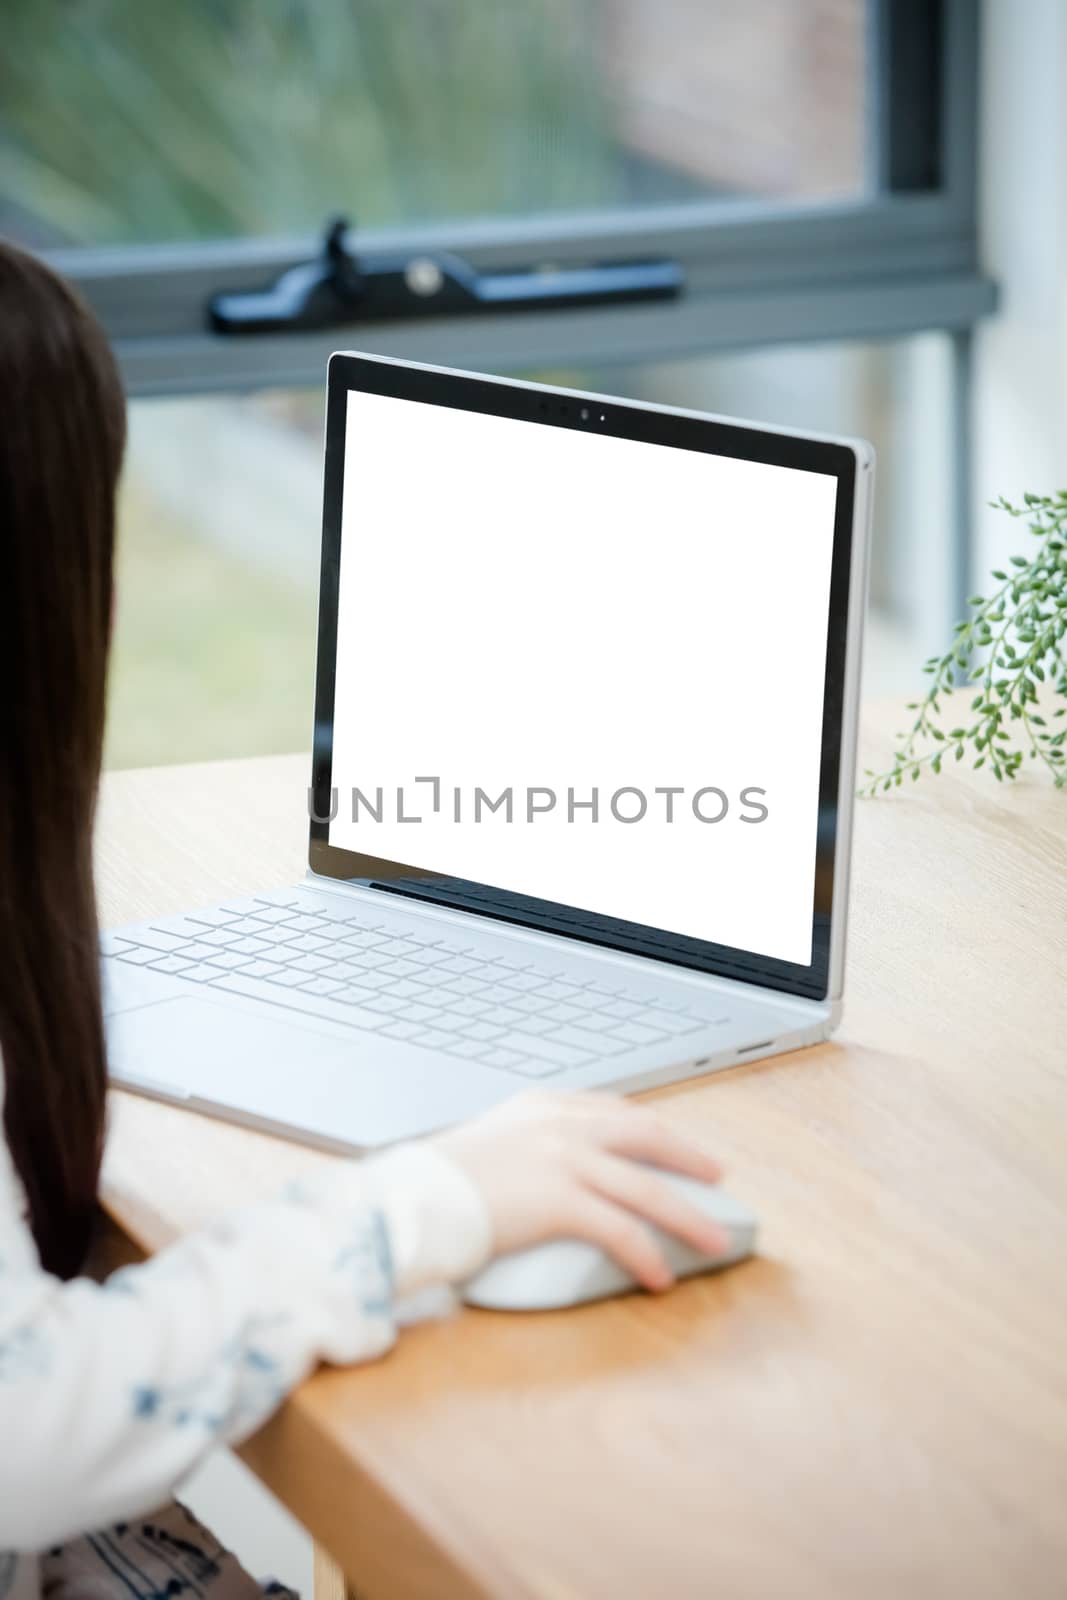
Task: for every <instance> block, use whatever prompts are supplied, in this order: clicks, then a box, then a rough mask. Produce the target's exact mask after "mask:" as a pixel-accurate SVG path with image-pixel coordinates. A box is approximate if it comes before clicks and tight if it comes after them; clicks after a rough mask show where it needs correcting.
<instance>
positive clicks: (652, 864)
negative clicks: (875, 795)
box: [103, 353, 873, 1150]
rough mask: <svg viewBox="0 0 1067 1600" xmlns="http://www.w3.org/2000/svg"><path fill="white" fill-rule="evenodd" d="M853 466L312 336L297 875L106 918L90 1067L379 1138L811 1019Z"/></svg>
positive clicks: (736, 1052)
mask: <svg viewBox="0 0 1067 1600" xmlns="http://www.w3.org/2000/svg"><path fill="white" fill-rule="evenodd" d="M872 478H873V452H872V450H871V448H870V447H869V446H868V445H867V444H865V443H862V442H859V441H855V440H847V439H837V438H827V437H815V436H809V435H805V434H801V433H797V432H786V431H784V430H781V429H771V428H765V427H759V426H756V425H753V424H751V423H742V422H737V421H729V420H725V419H723V418H720V417H714V416H707V415H702V414H700V413H698V412H694V411H683V410H677V409H673V408H671V407H669V406H661V405H648V404H644V403H639V402H635V401H631V400H621V399H611V398H608V397H606V396H603V395H596V394H586V393H582V392H580V391H577V390H570V389H558V388H550V387H547V386H546V385H544V384H538V383H529V382H520V381H515V380H511V379H505V378H495V377H484V376H477V375H474V374H471V373H465V372H457V371H451V370H448V369H445V368H440V367H430V366H424V365H419V364H416V363H414V362H401V361H395V360H390V359H387V358H385V357H382V356H370V355H362V354H349V353H341V354H337V355H334V356H333V357H332V358H331V361H330V364H329V375H328V385H327V418H326V451H325V487H324V511H323V533H322V565H321V590H320V608H319V625H318V627H319V631H318V660H317V667H316V682H315V721H314V748H313V758H312V767H311V773H310V782H309V785H308V792H307V810H308V831H309V844H308V868H307V875H306V877H305V878H304V880H303V881H302V882H300V883H296V884H293V885H291V886H289V887H287V888H282V889H268V888H264V889H263V890H262V891H261V892H257V893H254V894H249V895H246V896H242V897H240V898H236V899H234V898H231V899H227V900H226V901H224V902H223V903H222V904H221V905H214V906H209V907H204V908H199V909H193V910H190V911H189V912H188V914H186V915H182V916H166V917H160V918H157V919H155V920H153V921H151V922H147V923H142V924H138V925H136V926H130V927H123V928H119V929H117V930H115V931H114V932H111V933H109V934H108V935H106V937H105V939H104V962H103V965H104V979H105V983H104V993H105V1013H106V1018H107V1030H108V1042H109V1054H110V1069H111V1075H112V1078H113V1080H114V1082H116V1083H118V1084H121V1085H122V1086H123V1087H125V1088H129V1089H133V1090H139V1091H141V1092H143V1093H145V1094H149V1095H155V1096H159V1097H161V1098H163V1099H165V1100H168V1101H173V1102H176V1103H179V1104H182V1105H186V1106H188V1107H191V1108H194V1109H197V1110H201V1111H205V1112H209V1113H212V1114H215V1115H218V1116H221V1117H225V1118H231V1119H234V1120H236V1121H239V1122H241V1123H245V1124H249V1125H251V1126H254V1127H257V1128H263V1129H267V1130H271V1131H274V1132H278V1133H281V1134H286V1135H290V1136H293V1137H296V1138H298V1139H301V1140H305V1141H308V1142H311V1143H313V1144H316V1145H320V1146H323V1147H326V1148H333V1149H341V1150H368V1149H373V1148H376V1147H379V1146H382V1145H385V1144H389V1143H391V1142H393V1141H396V1140H399V1139H405V1138H410V1137H412V1136H417V1135H421V1134H424V1133H427V1132H429V1131H431V1130H433V1129H437V1128H440V1127H442V1126H445V1125H447V1124H450V1123H454V1122H456V1121H458V1120H460V1119H463V1118H467V1117H470V1116H473V1115H475V1114H476V1113H478V1112H481V1111H484V1110H485V1109H487V1108H488V1107H490V1106H492V1105H493V1104H495V1103H496V1102H498V1101H500V1100H502V1099H503V1098H505V1097H506V1096H509V1095H512V1094H514V1093H515V1092H516V1091H517V1090H520V1089H523V1088H527V1087H529V1086H531V1085H541V1086H543V1087H551V1088H553V1089H584V1090H589V1089H599V1088H611V1089H614V1090H621V1091H631V1090H638V1089H647V1088H650V1087H652V1086H654V1085H660V1084H667V1083H673V1082H679V1081H682V1080H685V1079H689V1078H694V1077H698V1076H701V1075H703V1074H705V1073H708V1072H711V1071H715V1070H717V1069H719V1068H722V1067H730V1066H733V1065H735V1064H736V1063H738V1062H746V1061H751V1060H753V1059H756V1058H758V1057H764V1056H771V1055H775V1054H778V1053H779V1052H782V1051H787V1050H794V1049H796V1048H797V1047H798V1046H802V1045H808V1044H813V1043H815V1042H817V1041H819V1040H823V1039H825V1038H826V1037H827V1036H828V1035H829V1034H830V1032H831V1031H832V1029H833V1028H834V1026H835V1024H836V1023H837V1021H838V1018H839V1016H840V1010H841V998H842V980H843V971H844V955H845V915H846V899H847V887H848V864H849V836H850V822H851V812H852V795H853V790H854V762H855V731H856V715H857V699H858V687H859V665H860V653H861V628H862V619H863V605H864V588H865V583H864V573H865V565H866V562H865V549H866V543H867V531H868V522H869V517H870V508H871V486H872ZM301 803H303V797H301ZM234 825H235V826H239V822H237V823H235V824H234Z"/></svg>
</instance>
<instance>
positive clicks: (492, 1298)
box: [459, 1173, 757, 1311]
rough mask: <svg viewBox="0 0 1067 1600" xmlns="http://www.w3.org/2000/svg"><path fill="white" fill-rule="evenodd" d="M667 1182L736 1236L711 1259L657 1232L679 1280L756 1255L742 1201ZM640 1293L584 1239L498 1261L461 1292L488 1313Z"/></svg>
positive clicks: (690, 1182)
mask: <svg viewBox="0 0 1067 1600" xmlns="http://www.w3.org/2000/svg"><path fill="white" fill-rule="evenodd" d="M663 1177H664V1178H665V1179H666V1181H667V1182H668V1183H670V1184H671V1185H672V1186H673V1187H674V1188H676V1189H677V1190H679V1191H680V1192H681V1193H682V1194H684V1195H685V1197H686V1199H687V1200H690V1201H691V1202H692V1203H693V1205H695V1206H698V1207H699V1208H700V1210H701V1211H703V1212H704V1213H705V1215H706V1216H709V1217H714V1219H715V1221H716V1222H719V1223H721V1224H722V1225H723V1227H724V1228H725V1229H726V1231H727V1233H728V1234H729V1236H730V1248H729V1249H728V1250H727V1252H726V1254H725V1255H721V1256H706V1255H702V1254H701V1253H700V1252H699V1251H697V1250H693V1249H691V1248H690V1246H689V1245H687V1244H683V1243H682V1241H681V1240H680V1239H676V1238H675V1237H674V1236H673V1235H672V1234H669V1233H664V1232H663V1231H662V1230H661V1229H659V1228H654V1229H653V1230H652V1231H653V1233H654V1234H655V1235H656V1238H657V1240H658V1242H659V1244H660V1246H661V1248H662V1250H663V1254H664V1256H665V1258H666V1260H667V1262H668V1263H669V1265H670V1268H671V1271H672V1272H673V1273H674V1275H675V1277H677V1278H689V1277H692V1276H693V1275H694V1273H697V1272H714V1271H717V1270H718V1269H719V1268H720V1267H729V1266H732V1265H733V1264H734V1262H735V1261H743V1260H744V1259H745V1257H746V1256H750V1255H751V1254H752V1253H753V1251H754V1250H755V1248H756V1231H757V1222H756V1218H755V1217H754V1216H753V1214H752V1212H751V1211H749V1209H748V1208H747V1206H744V1205H742V1204H741V1202H740V1200H735V1199H734V1197H733V1195H730V1194H727V1192H726V1190H725V1189H723V1188H721V1187H720V1186H719V1185H718V1184H712V1183H699V1182H697V1181H696V1179H693V1178H683V1177H681V1176H680V1175H679V1174H677V1173H664V1174H663ZM635 1288H637V1284H636V1283H635V1281H634V1279H633V1278H632V1277H631V1276H630V1274H629V1273H628V1272H627V1271H626V1270H625V1269H624V1268H623V1267H620V1266H618V1265H617V1264H616V1263H615V1262H614V1261H613V1260H612V1259H611V1257H610V1256H609V1255H606V1254H605V1253H604V1251H603V1250H601V1249H599V1248H598V1247H597V1246H596V1245H592V1244H586V1243H585V1242H584V1241H583V1240H581V1239H554V1240H552V1241H551V1242H550V1243H548V1244H539V1245H535V1246H533V1248H531V1249H529V1250H516V1251H515V1252H514V1254H512V1255H507V1256H498V1257H497V1259H496V1260H495V1261H491V1262H490V1263H489V1265H488V1266H487V1267H483V1269H482V1271H481V1272H479V1273H476V1274H475V1276H474V1277H473V1278H470V1279H469V1280H468V1281H467V1283H465V1284H464V1285H463V1286H462V1288H461V1289H460V1291H459V1292H460V1295H461V1297H462V1299H463V1300H464V1301H465V1302H466V1303H467V1305H469V1306H481V1307H483V1308H484V1309H486V1310H488V1311H556V1310H560V1309H561V1308H562V1307H564V1306H581V1305H585V1304H586V1303H587V1302H588V1301H590V1300H606V1299H607V1298H608V1297H609V1296H611V1295H616V1294H626V1293H627V1292H628V1291H629V1290H631V1289H635Z"/></svg>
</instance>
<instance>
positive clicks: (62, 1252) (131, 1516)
mask: <svg viewBox="0 0 1067 1600" xmlns="http://www.w3.org/2000/svg"><path fill="white" fill-rule="evenodd" d="M0 391H2V393H3V404H4V426H3V429H2V430H0V685H2V689H0V1094H2V1098H3V1136H2V1137H0V1443H2V1448H0V1597H2V1600H7V1597H9V1596H11V1595H18V1596H19V1597H27V1596H32V1595H35V1594H37V1593H39V1592H40V1591H41V1588H42V1586H43V1588H44V1591H45V1592H46V1593H48V1594H53V1595H59V1594H67V1595H75V1594H77V1595H79V1596H87V1595H94V1596H106V1595H112V1594H113V1595H120V1594H121V1595H123V1596H126V1597H127V1600H128V1597H129V1596H131V1595H133V1596H149V1595H152V1596H155V1595H164V1594H185V1595H189V1596H197V1595H201V1594H210V1595H212V1596H216V1597H218V1596H222V1595H226V1596H231V1595H246V1594H257V1595H258V1594H259V1593H260V1590H259V1588H258V1586H257V1585H255V1584H253V1583H252V1580H251V1579H249V1578H248V1577H247V1575H246V1574H245V1573H244V1572H243V1571H242V1569H241V1568H239V1567H238V1566H237V1564H236V1562H235V1561H234V1560H233V1558H232V1557H229V1556H228V1555H227V1554H226V1553H225V1552H224V1551H222V1550H220V1548H219V1547H218V1545H217V1544H216V1543H215V1542H214V1541H213V1540H212V1539H211V1538H210V1536H209V1535H207V1534H206V1532H205V1530H203V1529H201V1528H199V1526H198V1525H196V1524H195V1523H194V1522H193V1521H192V1519H191V1518H190V1517H189V1515H188V1513H185V1512H184V1511H183V1510H182V1509H181V1508H180V1507H177V1506H175V1504H174V1503H173V1502H172V1500H171V1496H172V1494H173V1491H174V1489H175V1488H176V1486H177V1485H178V1484H180V1483H181V1481H182V1479H183V1478H185V1477H186V1476H187V1475H188V1473H189V1472H190V1471H191V1470H192V1469H193V1468H194V1467H195V1466H196V1465H197V1464H198V1462H199V1461H200V1460H201V1459H202V1458H203V1457H204V1456H205V1455H206V1454H207V1452H208V1451H210V1450H211V1449H212V1448H213V1447H214V1446H215V1445H216V1444H218V1443H219V1442H220V1441H227V1442H231V1443H232V1442H236V1441H238V1440H240V1439H243V1438H244V1437H245V1436H246V1435H248V1434H249V1433H251V1432H252V1431H253V1430H254V1429H255V1428H257V1427H258V1426H259V1425H260V1424H261V1423H262V1422H263V1421H264V1420H265V1419H266V1417H268V1416H269V1415H270V1413H271V1412H272V1411H273V1410H274V1408H275V1407H276V1406H277V1405H278V1404H279V1402H280V1401H281V1400H282V1399H283V1398H284V1396H285V1395H286V1394H287V1393H288V1392H289V1390H290V1389H291V1388H292V1387H293V1386H294V1385H295V1384H297V1383H299V1382H300V1381H301V1379H302V1378H304V1377H305V1376H306V1375H307V1374H308V1372H309V1371H310V1370H311V1369H312V1368H313V1367H314V1365H315V1364H316V1362H318V1361H321V1360H325V1361H332V1362H354V1361H365V1360H369V1359H371V1358H373V1357H377V1356H380V1355H382V1354H383V1353H384V1352H385V1351H386V1350H387V1349H388V1348H389V1346H390V1345H391V1344H392V1342H393V1339H394V1337H395V1326H394V1318H393V1305H394V1301H395V1299H396V1298H397V1297H398V1296H401V1295H404V1294H407V1293H409V1292H411V1291H414V1290H416V1289H418V1288H421V1287H424V1286H426V1285H429V1284H433V1283H440V1284H447V1283H455V1282H459V1281H460V1280H462V1279H463V1278H464V1277H466V1276H468V1275H469V1274H471V1273H472V1272H474V1271H476V1270H477V1269H478V1268H479V1267H481V1266H482V1265H483V1264H484V1263H485V1262H486V1261H487V1260H488V1259H489V1258H490V1257H491V1256H492V1255H493V1254H495V1253H497V1252H501V1251H509V1250H515V1249H519V1248H522V1247H524V1246H528V1245H532V1244H534V1243H536V1242H538V1241H539V1240H543V1239H546V1238H550V1237H553V1236H559V1235H571V1236H579V1237H582V1238H585V1239H589V1240H591V1241H593V1242H594V1243H596V1244H599V1245H600V1246H602V1247H603V1248H605V1249H607V1250H609V1251H610V1252H611V1253H612V1254H613V1255H614V1256H616V1257H617V1258H618V1260H619V1261H620V1262H621V1263H622V1264H623V1265H624V1266H626V1267H627V1268H628V1269H629V1270H630V1271H631V1272H632V1273H633V1274H634V1275H635V1276H636V1277H637V1278H638V1279H639V1281H640V1282H641V1283H643V1284H644V1285H645V1286H646V1287H648V1288H650V1289H664V1288H666V1287H668V1284H669V1281H670V1280H669V1274H668V1272H667V1269H666V1267H665V1265H664V1262H663V1260H662V1257H661V1255H660V1254H659V1252H658V1250H657V1248H656V1246H655V1244H654V1241H653V1238H652V1235H651V1234H650V1233H649V1231H648V1229H647V1227H646V1226H645V1222H644V1221H643V1220H642V1219H646V1220H648V1221H653V1222H656V1223H658V1224H660V1225H661V1226H664V1227H666V1228H668V1229H670V1230H672V1231H673V1232H675V1233H677V1234H679V1235H680V1236H681V1237H683V1238H685V1239H686V1240H688V1241H689V1242H690V1243H692V1244H693V1245H694V1246H695V1247H696V1248H697V1249H700V1250H705V1251H708V1252H710V1253H714V1252H716V1251H718V1250H721V1249H723V1248H724V1246H725V1241H724V1240H723V1239H722V1237H721V1234H720V1231H719V1230H718V1229H717V1227H716V1226H715V1225H714V1224H713V1223H710V1222H708V1221H707V1220H706V1219H704V1218H702V1217H701V1216H700V1215H699V1214H698V1213H697V1212H696V1211H695V1210H693V1208H692V1207H691V1206H689V1205H688V1204H686V1203H685V1202H684V1201H682V1200H681V1199H679V1198H677V1197H676V1196H675V1195H674V1194H673V1193H672V1191H671V1190H670V1189H669V1188H668V1187H667V1186H666V1185H665V1184H664V1183H663V1181H662V1179H661V1178H659V1177H658V1176H657V1175H656V1173H655V1171H654V1170H653V1168H654V1167H655V1166H657V1165H658V1166H660V1167H669V1168H673V1169H674V1170H676V1171H679V1172H685V1173H689V1174H691V1175H692V1176H694V1177H697V1178H702V1179H706V1180H712V1181H713V1180H714V1179H716V1178H717V1176H718V1172H717V1168H716V1166H715V1164H714V1162H713V1161H712V1160H711V1158H710V1157H709V1156H708V1155H707V1153H706V1152H705V1151H704V1150H703V1149H702V1148H700V1147H699V1146H698V1145H696V1144H694V1143H692V1142H690V1141H689V1140H687V1139H684V1138H682V1137H681V1136H679V1135H678V1134H675V1133H673V1132H672V1131H671V1130H670V1129H669V1128H668V1127H667V1126H666V1125H665V1124H664V1123H662V1122H661V1121H660V1120H659V1119H658V1118H657V1117H656V1116H654V1115H653V1113H652V1112H650V1111H648V1110H645V1109H641V1108H638V1107H635V1106H631V1105H627V1104H625V1103H624V1102H622V1101H619V1100H614V1099H611V1098H609V1097H607V1096H595V1097H593V1096H588V1097H574V1098H566V1099H564V1098H553V1097H544V1096H537V1097H521V1098H519V1099H516V1100H514V1101H513V1102H511V1103H510V1104H509V1105H507V1106H505V1107H503V1108H502V1109H500V1110H498V1111H496V1112H494V1113H493V1114H491V1115H490V1116H487V1117H485V1118H483V1119H481V1120H480V1121H478V1122H475V1123H472V1124H470V1125H469V1126H467V1127H465V1128H460V1129H456V1130H452V1131H450V1132H448V1133H445V1134H442V1135H439V1136H437V1137H435V1138H432V1139H427V1140H424V1141H422V1142H420V1143H419V1144H417V1145H409V1146H406V1147H401V1148H398V1149H395V1150H392V1151H390V1152H388V1153H386V1154H384V1155H379V1156H375V1157H373V1158H371V1159H368V1160H364V1161H361V1162H358V1163H357V1162H346V1163H337V1164H336V1165H331V1167H330V1168H329V1169H327V1171H326V1173H325V1174H324V1176H323V1177H322V1178H321V1179H319V1180H318V1181H317V1182H316V1183H313V1184H309V1185H301V1186H300V1187H299V1188H297V1189H293V1190H290V1191H289V1192H287V1193H285V1194H283V1195H280V1196H279V1197H278V1198H277V1199H276V1200H274V1201H273V1202H271V1203H269V1204H263V1205H260V1206H258V1207H256V1208H253V1209H249V1210H248V1211H245V1212H243V1213H241V1214H239V1215H235V1216H233V1217H232V1218H230V1219H228V1220H226V1221H225V1222H224V1223H223V1224H222V1225H220V1226H217V1227H215V1228H213V1229H211V1230H209V1231H205V1232H203V1233H201V1234H198V1235H195V1236H192V1237H189V1238H186V1239H185V1240H183V1241H182V1242H180V1243H179V1244H176V1245H174V1246H173V1247H172V1248H171V1249H169V1250H167V1251H164V1252H163V1253H162V1254H160V1255H159V1256H157V1257H156V1258H155V1260H153V1261H151V1262H149V1263H148V1264H146V1265H145V1266H140V1267H136V1268H131V1269H127V1270H126V1271H123V1272H121V1273H118V1274H116V1275H115V1276H114V1277H112V1278H111V1279H109V1280H108V1281H107V1282H106V1283H104V1284H103V1285H98V1284H96V1283H94V1282H92V1281H91V1280H90V1279H89V1278H88V1277H85V1276H79V1273H80V1272H82V1270H83V1269H84V1266H85V1261H86V1254H87V1250H88V1247H89V1243H90V1236H91V1232H92V1226H93V1218H94V1212H95V1207H96V1199H97V1184H98V1179H99V1172H100V1161H101V1153H102V1150H103V1145H104V1133H105V1117H106V1063H105V1052H104V1032H103V1023H102V1019H101V1003H100V977H99V968H98V932H97V920H96V909H95V905H94V899H93V877H92V859H91V847H92V828H93V810H94V804H95V799H96V791H97V783H98V778H99V770H100V758H101V743H102V738H103V729H104V710H105V701H106V677H107V657H108V641H109V635H110V629H111V611H112V549H113V541H114V518H115V486H116V480H117V478H118V475H119V469H120V466H121V463H122V455H123V446H124V439H125V406H124V401H123V395H122V390H121V386H120V383H119V379H118V375H117V372H116V369H115V365H114V361H113V359H112V356H111V353H110V350H109V348H108V345H107V342H106V340H105V338H104V335H103V332H102V331H101V329H100V328H99V326H98V325H97V324H96V322H95V321H94V319H93V317H92V316H91V315H90V313H89V311H88V310H87V309H86V307H85V306H84V305H83V304H82V303H81V301H80V300H79V299H78V297H77V296H76V295H75V294H74V293H73V292H72V290H71V289H70V288H69V287H68V286H67V285H66V284H65V283H63V282H62V281H61V280H60V279H59V278H58V277H56V276H55V275H54V274H53V273H52V272H50V271H49V270H48V269H46V268H45V267H44V266H43V265H42V264H41V263H40V262H38V261H36V260H34V259H33V258H31V257H29V256H27V255H25V254H24V253H22V252H21V251H19V250H17V249H15V248H13V247H11V246H7V245H4V244H2V243H0ZM153 1508H156V1509H153Z"/></svg>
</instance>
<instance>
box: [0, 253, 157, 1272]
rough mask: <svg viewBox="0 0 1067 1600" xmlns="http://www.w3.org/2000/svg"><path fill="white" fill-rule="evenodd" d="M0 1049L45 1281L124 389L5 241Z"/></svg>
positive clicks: (86, 1117) (100, 698)
mask: <svg viewBox="0 0 1067 1600" xmlns="http://www.w3.org/2000/svg"><path fill="white" fill-rule="evenodd" d="M0 417H2V425H0V1055H2V1060H3V1076H4V1090H5V1093H4V1129H5V1132H6V1134H7V1142H8V1146H9V1148H10V1150H11V1154H12V1156H13V1158H14V1162H15V1166H16V1169H17V1171H18V1174H19V1176H20V1178H21V1180H22V1184H23V1187H24V1189H25V1191H26V1198H27V1201H28V1204H29V1221H30V1226H31V1228H32V1230H33V1235H34V1239H35V1240H36V1243H37V1248H38V1251H39V1253H40V1256H41V1260H42V1262H43V1263H44V1265H45V1266H46V1267H47V1268H48V1270H49V1271H51V1272H55V1273H58V1274H60V1275H61V1276H63V1277H71V1276H73V1275H74V1274H75V1273H76V1272H77V1271H78V1269H79V1267H80V1266H81V1264H82V1262H83V1261H84V1258H85V1253H86V1250H87V1248H88V1244H89V1240H90V1234H91V1229H92V1221H93V1212H94V1206H95V1201H96V1190H97V1183H98V1179H99V1174H100V1158H101V1153H102V1149H103V1139H104V1102H105V1085H106V1067H105V1055H104V1029H103V1020H102V1015H101V1003H100V969H99V948H98V932H97V920H96V905H95V900H94V894H93V867H92V831H93V813H94V810H95V805H96V791H97V785H98V782H99V775H100V760H101V750H102V745H103V734H104V711H105V699H106V678H107V656H108V641H109V636H110V632H111V603H112V548H113V544H114V526H115V485H116V480H117V478H118V473H119V468H120V466H121V462H122V453H123V448H124V444H125V433H126V412H125V403H124V400H123V394H122V386H121V383H120V381H119V377H118V373H117V371H116V367H115V362H114V359H113V357H112V355H111V351H110V349H109V348H108V344H107V340H106V338H105V336H104V334H103V331H102V330H101V328H100V326H99V324H98V323H97V322H96V320H95V319H94V317H93V316H92V314H91V313H90V312H89V310H88V309H87V307H86V306H85V305H84V304H83V303H82V301H81V300H80V299H79V298H78V296H77V295H76V294H75V293H74V291H73V290H72V289H71V288H70V286H69V285H68V284H66V283H64V282H63V280H62V279H61V278H59V277H57V276H56V274H55V273H53V272H51V271H50V270H49V269H48V268H47V267H45V266H44V265H43V264H42V263H41V262H39V261H37V260H35V259H34V258H33V257H32V256H28V255H26V254H25V253H24V252H23V251H21V250H18V249H16V248H14V247H13V246H11V245H8V244H5V243H4V242H2V241H0Z"/></svg>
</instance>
